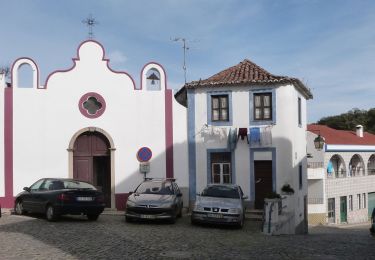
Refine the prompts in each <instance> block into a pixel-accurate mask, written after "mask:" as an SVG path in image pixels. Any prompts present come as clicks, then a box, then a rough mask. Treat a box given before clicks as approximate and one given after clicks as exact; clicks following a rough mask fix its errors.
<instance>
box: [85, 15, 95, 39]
mask: <svg viewBox="0 0 375 260" xmlns="http://www.w3.org/2000/svg"><path fill="white" fill-rule="evenodd" d="M82 23H84V24H86V25H87V27H89V39H90V40H92V39H93V38H94V32H93V27H94V26H95V25H97V24H99V22H98V21H96V20H95V18H94V17H92V14H90V15H89V17H87V18H86V19H85V20H82Z"/></svg>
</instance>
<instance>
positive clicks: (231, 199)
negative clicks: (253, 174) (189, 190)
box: [191, 184, 247, 227]
mask: <svg viewBox="0 0 375 260" xmlns="http://www.w3.org/2000/svg"><path fill="white" fill-rule="evenodd" d="M197 195H198V196H197V199H196V201H195V205H194V208H193V211H192V213H191V223H192V224H196V223H215V224H231V225H236V226H238V227H242V226H243V225H244V221H245V211H246V208H245V206H244V200H245V199H247V197H246V196H244V194H243V192H242V189H241V187H240V186H238V185H235V184H210V185H208V186H207V187H206V188H204V189H203V191H202V193H200V194H197Z"/></svg>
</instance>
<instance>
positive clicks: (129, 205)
mask: <svg viewBox="0 0 375 260" xmlns="http://www.w3.org/2000/svg"><path fill="white" fill-rule="evenodd" d="M135 205H136V203H135V202H134V201H131V200H128V201H127V202H126V207H135Z"/></svg>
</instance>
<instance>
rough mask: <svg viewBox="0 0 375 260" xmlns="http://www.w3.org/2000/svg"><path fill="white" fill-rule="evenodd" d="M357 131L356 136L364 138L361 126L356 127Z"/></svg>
mask: <svg viewBox="0 0 375 260" xmlns="http://www.w3.org/2000/svg"><path fill="white" fill-rule="evenodd" d="M355 129H356V131H355V133H356V135H357V136H358V137H363V126H361V125H357V126H356V127H355Z"/></svg>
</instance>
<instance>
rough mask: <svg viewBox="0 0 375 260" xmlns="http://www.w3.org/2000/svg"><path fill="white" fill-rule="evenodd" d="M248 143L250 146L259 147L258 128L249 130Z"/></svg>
mask: <svg viewBox="0 0 375 260" xmlns="http://www.w3.org/2000/svg"><path fill="white" fill-rule="evenodd" d="M250 143H251V145H260V128H259V127H252V128H250Z"/></svg>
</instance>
